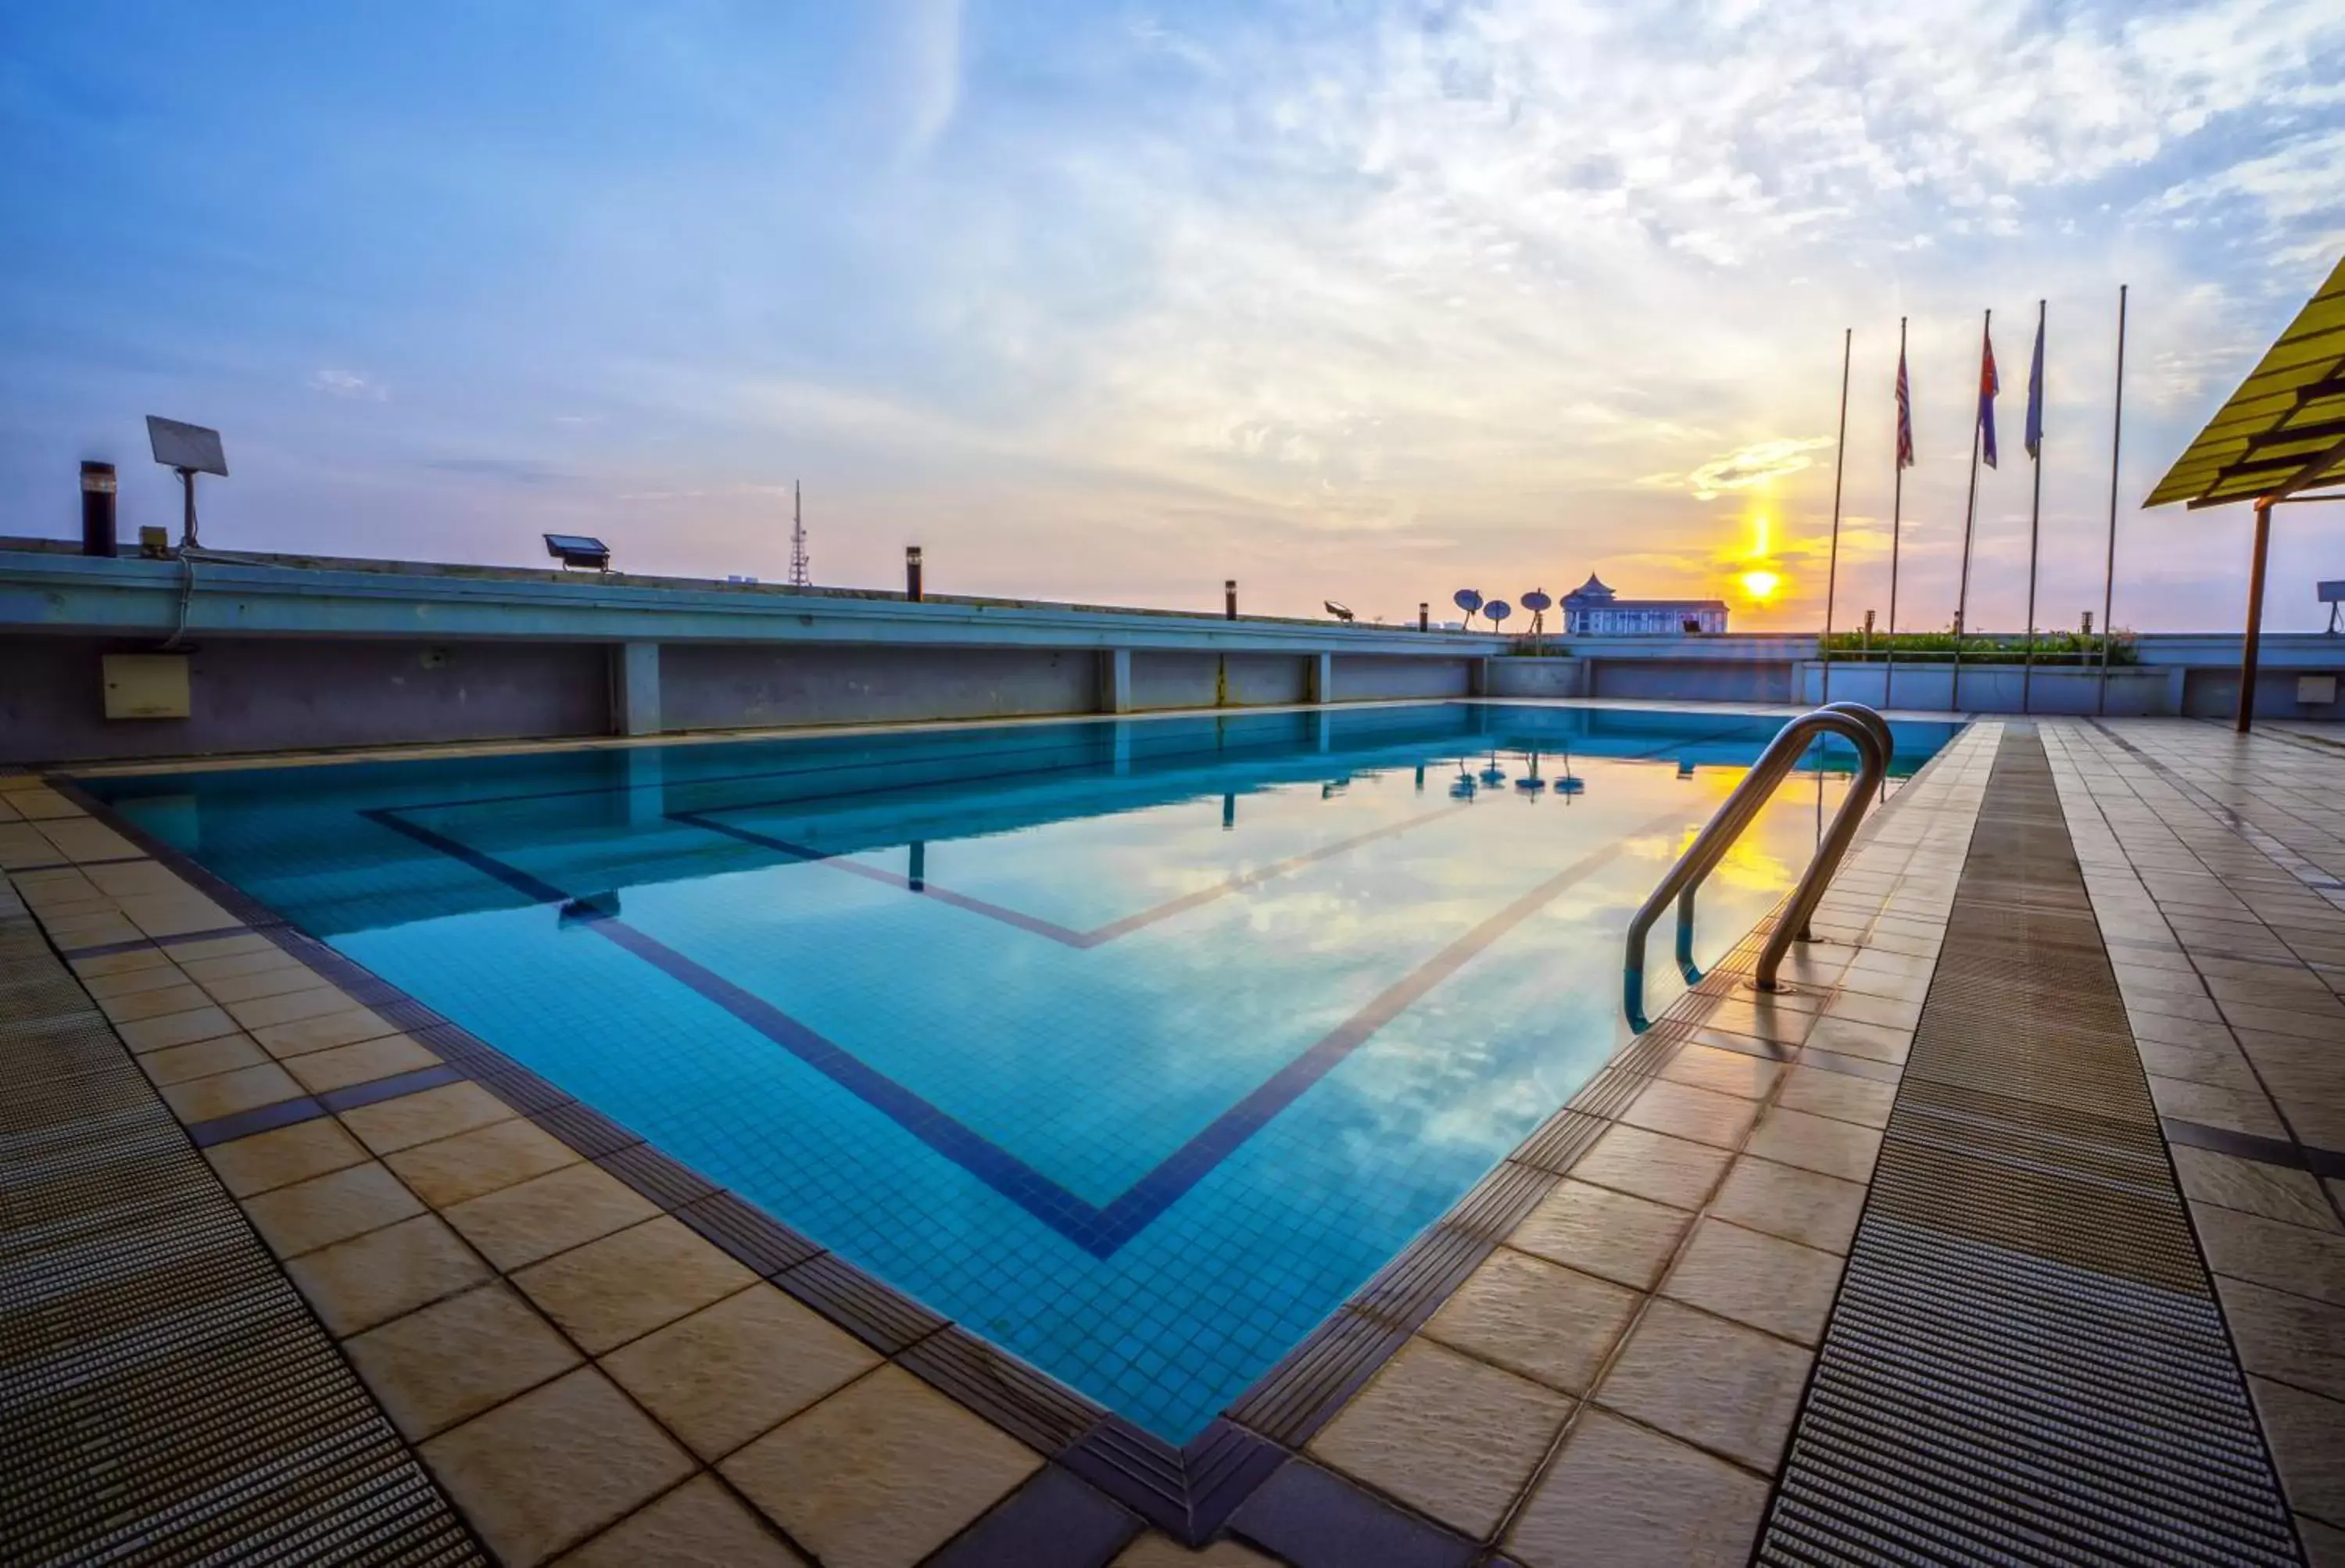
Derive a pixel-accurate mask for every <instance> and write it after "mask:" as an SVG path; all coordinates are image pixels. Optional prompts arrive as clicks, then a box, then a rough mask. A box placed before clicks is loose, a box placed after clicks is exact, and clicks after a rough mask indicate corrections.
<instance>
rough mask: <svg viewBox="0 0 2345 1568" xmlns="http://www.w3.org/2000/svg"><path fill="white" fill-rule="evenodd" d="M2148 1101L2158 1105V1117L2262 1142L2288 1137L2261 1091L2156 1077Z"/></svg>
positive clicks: (2150, 1087) (2276, 1114) (2285, 1129)
mask: <svg viewBox="0 0 2345 1568" xmlns="http://www.w3.org/2000/svg"><path fill="white" fill-rule="evenodd" d="M2149 1097H2150V1098H2151V1099H2153V1100H2155V1101H2157V1114H2158V1115H2161V1116H2174V1117H2178V1118H2179V1119H2180V1120H2182V1121H2186V1122H2198V1123H2199V1124H2201V1125H2205V1126H2209V1127H2224V1128H2228V1130H2230V1131H2231V1132H2235V1133H2248V1134H2250V1135H2253V1136H2256V1137H2259V1138H2285V1137H2286V1136H2288V1129H2287V1127H2285V1126H2284V1125H2281V1123H2280V1119H2279V1115H2278V1113H2276V1112H2274V1111H2273V1109H2272V1108H2271V1102H2270V1101H2269V1100H2268V1099H2266V1098H2264V1094H2263V1091H2262V1090H2260V1089H2253V1088H2250V1089H2218V1088H2217V1087H2215V1086H2214V1085H2213V1084H2193V1083H2189V1082H2188V1081H2186V1080H2184V1079H2180V1078H2159V1077H2155V1076H2153V1077H2152V1078H2151V1079H2150V1080H2149Z"/></svg>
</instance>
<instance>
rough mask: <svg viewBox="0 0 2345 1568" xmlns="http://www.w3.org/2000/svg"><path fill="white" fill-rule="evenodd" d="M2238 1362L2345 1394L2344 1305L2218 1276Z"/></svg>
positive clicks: (2336, 1396) (2264, 1373) (2320, 1389)
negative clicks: (2237, 1352)
mask: <svg viewBox="0 0 2345 1568" xmlns="http://www.w3.org/2000/svg"><path fill="white" fill-rule="evenodd" d="M2215 1288H2216V1290H2217V1292H2218V1294H2219V1295H2220V1296H2221V1297H2222V1298H2223V1317H2224V1319H2225V1320H2226V1321H2227V1322H2228V1324H2229V1326H2230V1329H2231V1339H2232V1342H2233V1343H2235V1344H2236V1345H2237V1346H2238V1350H2239V1365H2240V1366H2242V1367H2244V1368H2245V1369H2248V1370H2249V1371H2250V1372H2254V1373H2256V1374H2258V1375H2259V1376H2261V1377H2266V1378H2270V1379H2273V1380H2276V1381H2279V1382H2283V1383H2292V1384H2294V1385H2295V1386H2296V1387H2298V1388H2299V1389H2309V1390H2311V1391H2312V1392H2314V1393H2318V1394H2325V1395H2327V1396H2328V1397H2329V1398H2330V1399H2332V1400H2345V1308H2336V1307H2331V1306H2330V1305H2328V1304H2327V1303H2326V1302H2321V1301H2315V1300H2312V1299H2311V1298H2309V1297H2303V1296H2292V1295H2289V1294H2287V1293H2286V1292H2284V1291H2279V1290H2272V1289H2268V1288H2265V1287H2263V1286H2261V1285H2253V1284H2249V1282H2247V1281H2246V1280H2242V1279H2233V1278H2230V1277H2228V1275H2220V1274H2218V1275H2217V1276H2216V1277H2215Z"/></svg>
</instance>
